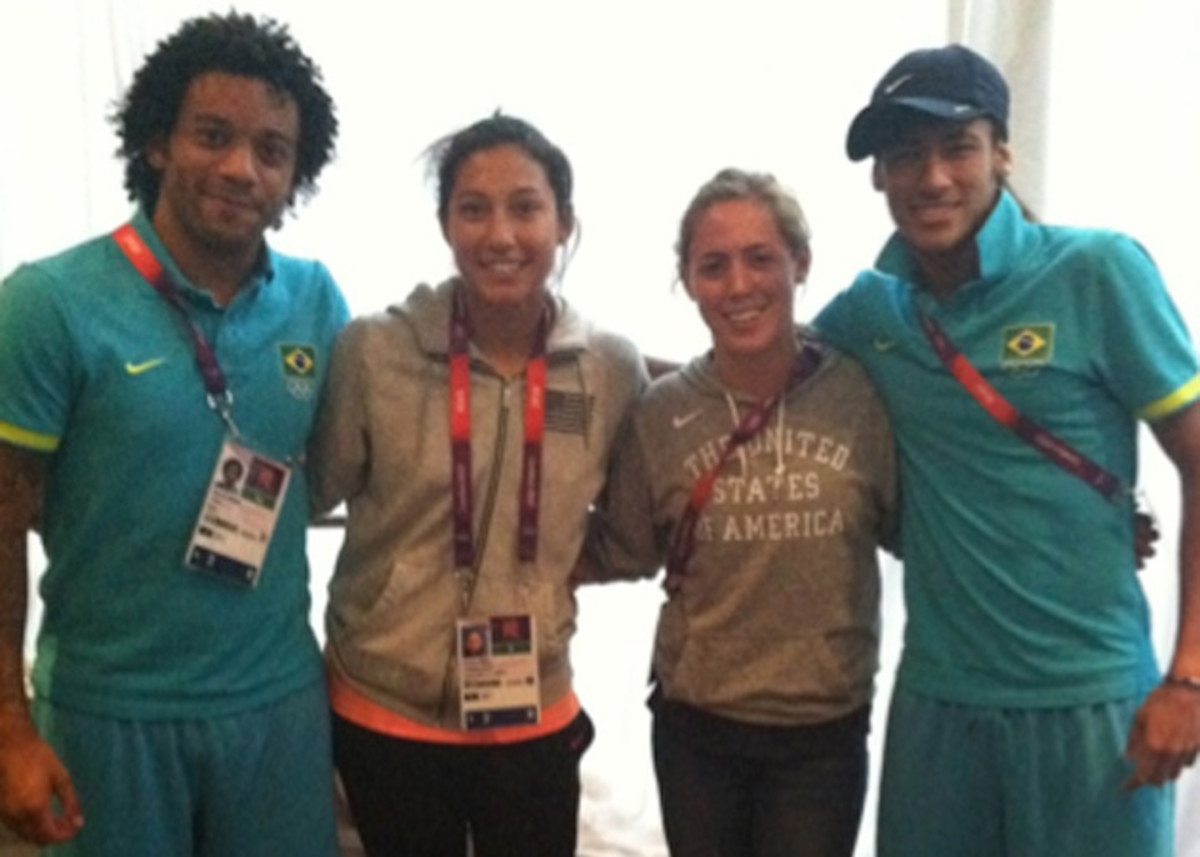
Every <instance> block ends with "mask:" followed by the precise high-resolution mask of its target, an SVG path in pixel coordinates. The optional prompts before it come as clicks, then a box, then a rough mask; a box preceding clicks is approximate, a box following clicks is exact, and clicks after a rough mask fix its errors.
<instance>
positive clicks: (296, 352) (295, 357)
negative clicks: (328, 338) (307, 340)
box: [279, 345, 317, 378]
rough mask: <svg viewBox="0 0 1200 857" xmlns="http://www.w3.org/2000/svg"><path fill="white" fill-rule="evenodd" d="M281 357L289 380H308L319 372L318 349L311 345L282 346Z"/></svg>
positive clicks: (280, 347)
mask: <svg viewBox="0 0 1200 857" xmlns="http://www.w3.org/2000/svg"><path fill="white" fill-rule="evenodd" d="M279 356H280V357H281V358H282V359H283V374H284V375H287V376H288V377H289V378H308V377H310V376H311V375H312V374H313V373H314V372H316V371H317V349H316V348H314V347H313V346H311V345H280V346H279Z"/></svg>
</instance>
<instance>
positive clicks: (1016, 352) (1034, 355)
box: [1000, 324, 1054, 366]
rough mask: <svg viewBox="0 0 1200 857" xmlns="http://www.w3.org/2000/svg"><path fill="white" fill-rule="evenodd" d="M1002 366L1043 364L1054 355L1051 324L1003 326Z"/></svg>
mask: <svg viewBox="0 0 1200 857" xmlns="http://www.w3.org/2000/svg"><path fill="white" fill-rule="evenodd" d="M1002 342H1003V349H1002V351H1001V354H1000V365H1002V366H1043V365H1045V364H1047V363H1049V362H1050V358H1051V357H1053V356H1054V325H1053V324H1018V325H1014V326H1012V327H1006V328H1004V333H1003V337H1002Z"/></svg>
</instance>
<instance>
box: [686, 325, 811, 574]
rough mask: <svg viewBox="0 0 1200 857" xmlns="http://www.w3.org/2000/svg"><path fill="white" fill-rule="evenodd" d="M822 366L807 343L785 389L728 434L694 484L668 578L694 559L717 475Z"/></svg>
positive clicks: (756, 409) (761, 405)
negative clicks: (786, 398)
mask: <svg viewBox="0 0 1200 857" xmlns="http://www.w3.org/2000/svg"><path fill="white" fill-rule="evenodd" d="M820 364H821V352H820V350H819V349H817V348H816V347H815V346H813V345H810V344H805V345H804V346H803V347H802V348H801V350H800V353H799V354H797V355H796V360H795V362H794V363H793V364H792V371H791V372H790V373H789V374H788V380H787V382H786V383H785V384H784V386H783V389H782V390H780V391H779V392H778V393H776V394H775V395H773V396H771V397H770V398H768V399H766V400H764V401H762V402H759V403H758V404H757V405H755V406H754V407H753V408H751V409H750V411H749V412H748V413H747V414H746V415H745V416H744V417H742V419H741V420H740V421H739V422H738V424H737V426H736V427H735V428H734V430H733V433H732V434H731V435H729V439H728V440H727V441H726V443H725V447H724V448H723V449H722V450H721V456H720V458H718V459H717V463H716V464H714V465H713V466H712V467H710V468H709V469H708V470H707V471H706V472H704V473H703V474H701V475H700V478H699V479H697V480H696V481H695V482H694V483H693V484H692V493H691V495H690V496H689V497H688V503H687V506H685V507H684V510H683V514H682V515H681V516H680V518H679V525H678V526H677V527H676V528H675V534H674V536H673V537H672V539H671V547H670V550H669V551H668V552H667V576H668V577H676V576H678V575H681V574H683V573H684V572H686V571H687V564H688V561H689V560H690V559H691V558H692V554H693V553H694V552H695V550H696V524H697V523H698V522H699V520H700V513H701V512H702V511H704V507H705V506H707V505H708V501H709V500H710V499H712V492H713V486H714V485H715V484H716V482H717V476H718V475H719V474H720V472H721V468H723V467H724V466H725V462H726V461H728V460H729V458H730V456H732V455H733V453H734V451H735V450H736V449H737V448H738V447H740V446H743V445H745V444H747V443H749V442H750V441H752V440H753V439H754V438H756V437H757V436H758V435H759V434H760V433H761V432H762V431H763V429H765V428H766V427H767V423H768V422H769V421H770V419H771V415H772V414H773V413H774V412H775V410H776V409H777V408H779V407H781V406H782V402H783V399H784V396H786V395H787V393H788V391H789V390H791V389H792V388H793V387H797V386H799V385H800V384H801V383H802V382H803V381H804V380H805V379H806V378H808V377H809V376H810V375H812V373H813V372H815V371H816V369H817V367H818V366H819V365H820ZM777 442H778V443H782V442H783V439H782V438H779V439H778V440H777Z"/></svg>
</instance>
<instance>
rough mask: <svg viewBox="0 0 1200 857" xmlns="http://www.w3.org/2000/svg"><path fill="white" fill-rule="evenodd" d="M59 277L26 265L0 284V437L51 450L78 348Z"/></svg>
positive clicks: (66, 410) (66, 407)
mask: <svg viewBox="0 0 1200 857" xmlns="http://www.w3.org/2000/svg"><path fill="white" fill-rule="evenodd" d="M56 298H57V295H56V290H55V283H54V281H53V280H51V279H50V278H49V277H48V276H46V275H45V274H44V273H43V272H42V271H40V270H39V269H38V268H36V267H35V266H32V265H23V266H21V267H19V268H18V269H17V270H16V271H14V272H13V273H12V274H11V275H10V276H9V277H8V278H7V279H6V280H5V281H4V283H3V285H0V390H3V391H4V394H3V396H0V440H4V441H7V442H10V443H14V444H16V445H18V446H24V447H28V448H31V449H37V450H41V451H51V450H53V449H55V448H56V447H57V446H58V440H59V438H60V437H61V436H62V434H63V432H64V431H65V428H66V423H67V419H68V417H69V415H70V411H71V402H72V398H73V395H72V390H73V388H74V383H75V382H74V378H75V375H76V373H75V368H74V357H73V355H74V353H75V348H74V345H73V342H72V338H71V335H70V328H69V324H68V322H67V318H66V313H65V311H64V310H63V308H62V307H61V306H60V304H59V301H58V300H57V299H56Z"/></svg>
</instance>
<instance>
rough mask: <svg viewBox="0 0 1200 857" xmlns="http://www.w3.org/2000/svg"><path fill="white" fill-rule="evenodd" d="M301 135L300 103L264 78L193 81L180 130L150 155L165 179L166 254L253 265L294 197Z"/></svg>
mask: <svg viewBox="0 0 1200 857" xmlns="http://www.w3.org/2000/svg"><path fill="white" fill-rule="evenodd" d="M299 131H300V120H299V115H298V112H297V108H296V103H295V101H294V100H293V99H292V98H291V97H290V96H288V95H286V94H282V93H280V92H279V91H277V90H275V89H272V88H271V87H270V86H269V85H268V84H267V83H265V82H264V81H262V80H259V79H257V78H252V77H243V76H240V75H234V74H228V73H225V72H217V71H213V72H206V73H204V74H201V75H198V76H197V77H196V78H195V79H193V80H192V82H191V84H190V85H189V86H188V89H187V92H186V94H185V95H184V99H183V103H182V104H181V105H180V109H179V116H178V118H177V119H176V122H175V127H174V128H173V129H172V130H171V133H170V135H169V136H168V137H166V138H165V139H160V140H158V141H156V142H155V143H154V144H153V145H152V146H150V147H149V149H148V153H147V154H148V160H149V163H150V165H151V166H152V167H153V168H154V169H156V170H159V171H160V172H161V175H162V184H161V187H160V189H159V194H158V200H157V202H156V203H155V206H154V212H153V214H152V219H153V222H154V228H155V231H156V232H157V233H158V235H159V237H160V238H162V240H163V243H164V244H165V245H166V247H167V249H168V250H169V251H171V253H172V254H173V255H176V256H180V255H182V256H191V257H195V256H198V255H200V256H203V255H221V256H233V257H236V258H239V259H243V260H244V259H249V260H253V258H254V257H255V256H256V254H257V253H258V251H259V247H260V245H261V243H262V236H263V232H264V231H265V230H266V229H267V227H268V226H271V225H273V224H275V223H277V222H278V220H279V217H280V215H281V214H282V212H283V209H284V207H285V206H286V205H287V204H288V201H289V199H290V198H291V194H292V187H293V178H294V176H295V167H296V145H297V139H298V136H299Z"/></svg>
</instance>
